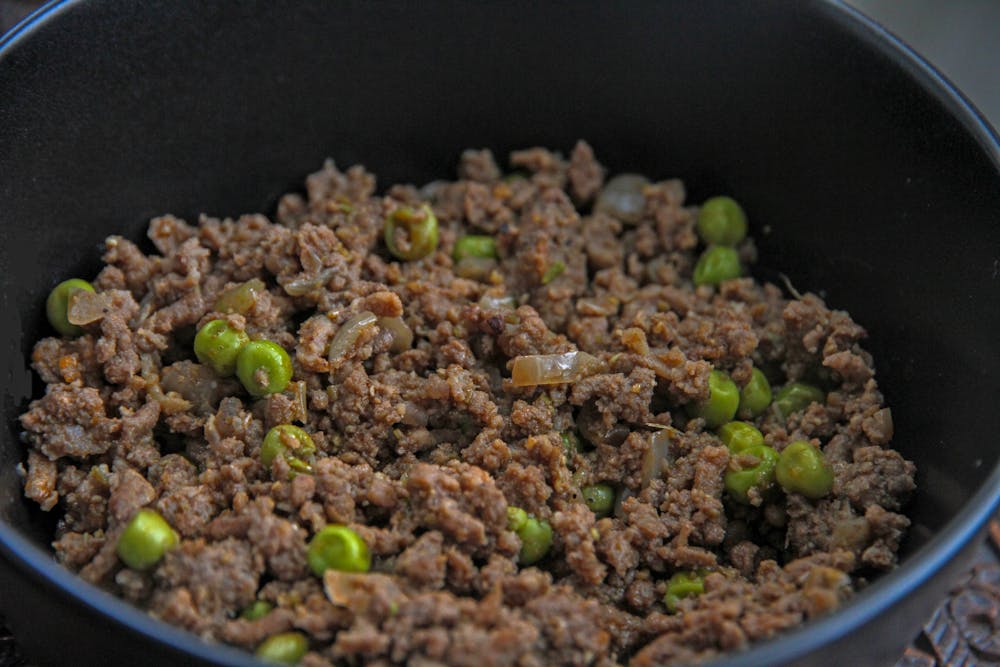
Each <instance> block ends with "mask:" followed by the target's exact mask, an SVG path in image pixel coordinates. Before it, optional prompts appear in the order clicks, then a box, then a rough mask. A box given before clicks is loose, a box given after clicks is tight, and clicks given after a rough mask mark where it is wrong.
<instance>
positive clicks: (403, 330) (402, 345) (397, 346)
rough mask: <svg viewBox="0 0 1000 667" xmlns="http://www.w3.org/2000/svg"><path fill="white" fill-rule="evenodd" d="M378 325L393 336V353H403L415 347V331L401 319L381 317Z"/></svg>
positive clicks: (391, 348)
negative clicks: (412, 346)
mask: <svg viewBox="0 0 1000 667" xmlns="http://www.w3.org/2000/svg"><path fill="white" fill-rule="evenodd" d="M378 325H379V326H380V327H382V328H383V329H385V330H386V331H388V332H389V333H391V334H392V346H391V347H390V348H389V350H390V351H391V352H403V351H404V350H409V349H410V346H411V345H413V330H412V329H411V328H410V327H409V325H407V324H406V322H404V321H403V320H402V318H399V317H380V318H378Z"/></svg>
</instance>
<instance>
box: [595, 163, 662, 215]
mask: <svg viewBox="0 0 1000 667" xmlns="http://www.w3.org/2000/svg"><path fill="white" fill-rule="evenodd" d="M647 185H649V179H647V178H646V177H645V176H640V175H639V174H618V175H617V176H615V177H614V178H612V179H611V180H609V181H608V182H607V183H606V184H605V185H604V188H603V189H602V190H601V192H600V194H598V195H597V201H596V202H594V212H595V213H605V214H607V215H610V216H611V217H613V218H618V219H619V220H621V221H622V222H631V223H636V222H639V221H640V220H642V216H643V214H644V213H645V211H646V196H645V195H644V194H643V190H644V189H645V187H646V186H647Z"/></svg>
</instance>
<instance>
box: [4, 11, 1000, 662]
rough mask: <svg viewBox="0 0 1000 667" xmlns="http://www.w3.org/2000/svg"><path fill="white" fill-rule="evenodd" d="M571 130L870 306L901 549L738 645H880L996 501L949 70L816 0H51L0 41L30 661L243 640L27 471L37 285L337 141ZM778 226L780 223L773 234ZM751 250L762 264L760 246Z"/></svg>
mask: <svg viewBox="0 0 1000 667" xmlns="http://www.w3.org/2000/svg"><path fill="white" fill-rule="evenodd" d="M579 137H583V138H586V139H587V140H588V141H590V142H591V143H592V144H593V145H594V146H595V148H596V150H597V152H598V155H599V156H600V158H601V159H602V160H603V161H604V162H605V163H606V164H608V165H610V166H611V167H612V168H614V169H615V170H619V171H621V170H634V171H639V172H642V173H647V174H650V175H653V176H656V177H667V176H681V177H684V178H685V179H687V182H688V184H689V189H690V193H691V196H692V199H693V200H694V201H698V200H700V199H702V198H704V197H706V196H708V195H711V194H715V193H718V192H730V193H734V194H735V195H736V196H738V197H739V198H740V199H741V200H742V201H743V202H744V203H745V204H746V208H747V210H748V211H749V215H750V218H751V220H752V221H753V226H754V230H753V231H754V233H755V234H756V235H757V239H758V242H759V247H760V256H761V260H760V266H761V267H770V268H771V269H775V270H780V271H783V272H784V273H786V274H787V275H789V276H790V277H791V279H792V282H793V283H794V284H795V285H796V286H797V287H798V288H800V289H810V290H822V291H823V293H824V294H825V296H826V298H827V300H828V303H830V304H831V305H832V306H834V307H837V308H844V309H847V310H850V311H851V313H852V314H853V315H854V316H855V318H856V319H857V320H858V321H859V322H861V323H863V324H864V325H865V326H866V327H867V328H868V330H869V332H870V334H871V338H870V341H869V347H870V349H871V351H872V352H873V353H874V355H875V358H876V363H877V365H878V370H879V377H880V381H881V387H882V389H883V390H884V392H885V394H886V396H887V400H888V402H889V404H890V405H891V406H892V408H893V413H894V417H895V422H896V439H895V445H896V447H897V448H898V449H899V450H900V451H901V452H902V453H903V454H904V455H905V456H906V457H907V458H911V459H913V460H915V461H916V463H917V465H918V467H919V485H920V488H919V492H918V493H917V496H916V498H915V500H914V502H913V504H912V506H911V507H910V515H911V517H912V519H913V522H914V525H913V528H912V530H911V533H910V537H909V540H908V542H907V544H906V545H905V550H904V551H905V553H904V559H903V565H902V567H900V568H899V569H898V570H897V571H895V572H893V573H891V574H889V575H887V576H885V577H883V578H882V579H880V580H879V581H877V582H876V583H875V584H874V585H873V586H871V587H870V588H869V589H868V590H866V591H864V592H863V593H861V594H860V595H859V596H857V598H856V599H855V600H854V601H853V602H851V603H850V604H848V605H847V606H846V607H845V608H844V609H843V610H842V611H839V612H837V613H836V614H833V615H831V616H829V617H827V618H824V619H822V620H819V621H817V622H814V623H811V624H809V625H808V626H807V627H805V628H803V629H801V630H799V631H796V632H793V633H791V634H788V635H786V636H783V637H780V638H777V639H775V640H773V641H771V642H769V643H766V644H762V645H759V646H757V647H755V648H754V649H752V650H751V651H749V652H746V653H744V654H741V655H738V656H734V657H731V658H729V659H727V660H724V661H721V662H720V663H719V664H727V665H760V664H830V665H833V664H852V663H853V664H879V663H882V664H884V663H886V662H891V661H892V660H893V659H894V657H895V656H896V655H898V652H899V651H900V649H901V647H902V646H903V645H905V644H906V642H907V641H908V640H909V639H910V637H911V636H912V634H913V632H914V631H915V630H916V628H917V627H918V625H919V623H920V622H921V621H922V620H923V619H924V618H925V617H926V615H927V614H928V613H929V612H930V610H931V609H932V608H933V605H934V604H935V603H936V602H937V600H938V599H939V598H940V596H941V595H942V594H943V593H944V591H945V590H946V588H947V587H948V586H949V585H950V584H951V583H952V581H953V578H954V576H955V575H956V573H957V572H958V569H959V568H961V567H962V566H963V564H964V562H965V558H964V557H965V556H967V555H968V554H969V552H970V547H971V546H972V545H974V540H975V538H976V536H977V535H978V534H979V533H980V531H981V528H982V526H983V524H984V522H985V521H986V520H987V518H988V517H989V516H990V514H991V512H992V511H993V510H994V508H995V507H996V506H997V502H998V498H1000V469H998V465H997V461H998V453H1000V449H998V448H997V447H995V446H994V438H995V437H996V434H997V433H1000V411H998V410H997V409H996V408H995V405H994V403H995V399H996V397H997V396H1000V355H998V349H1000V348H998V346H997V345H996V332H997V331H998V330H1000V327H998V323H1000V322H998V320H1000V299H998V295H1000V290H998V288H997V284H998V283H997V281H998V276H1000V259H998V257H1000V225H998V224H997V217H998V215H1000V173H998V164H1000V147H998V144H997V138H996V136H995V135H994V134H993V133H992V132H991V130H990V129H989V128H988V127H987V126H986V124H985V123H984V122H983V121H982V119H981V118H980V117H979V116H978V115H977V114H976V112H975V111H974V110H973V109H972V108H971V107H970V105H969V104H968V103H967V102H966V101H965V100H963V98H962V97H961V95H960V94H958V93H957V92H956V91H955V90H954V89H953V88H951V87H950V85H949V84H948V83H947V82H946V81H945V80H943V79H942V77H941V76H940V75H938V74H937V73H936V72H934V70H933V69H931V68H930V67H929V66H928V65H927V64H926V63H924V62H922V61H921V60H920V59H919V58H918V57H917V56H915V55H914V54H913V53H912V52H910V51H909V50H908V49H907V48H906V47H905V46H903V45H902V44H900V43H899V42H898V41H897V40H895V39H894V38H893V37H892V36H890V35H888V34H886V33H885V32H884V31H883V30H882V29H881V28H879V27H877V26H876V25H874V24H872V23H871V22H869V21H868V20H866V19H865V18H863V17H862V16H860V15H859V14H857V13H856V12H854V11H852V10H850V9H848V8H846V7H844V6H841V5H836V4H830V3H826V2H819V1H808V2H797V3H787V2H780V1H778V0H773V1H766V2H761V1H756V0H699V1H697V2H658V3H652V2H649V3H631V4H628V5H619V4H617V3H606V2H597V1H588V2H573V3H565V2H560V3H553V4H544V5H540V6H539V5H538V4H537V3H534V2H529V1H527V0H522V1H519V2H515V3H500V2H490V3H467V2H458V1H442V2H434V3H433V4H423V5H421V6H420V7H419V9H417V8H415V7H404V6H401V5H399V4H395V3H369V2H362V1H360V0H357V1H351V2H339V3H336V4H328V3H324V2H298V3H295V4H294V5H292V4H286V3H226V2H221V1H219V0H202V1H201V2H197V3H181V2H165V1H162V0H160V1H146V2H142V3H136V2H131V1H130V0H107V1H103V2H98V1H83V0H80V1H77V2H73V1H70V2H61V3H56V4H53V5H50V6H48V7H47V8H46V9H45V10H43V11H42V12H40V13H38V14H36V15H34V16H33V17H31V18H30V19H29V20H28V21H27V22H25V23H23V24H22V25H21V26H20V27H19V28H18V29H17V30H15V31H14V32H13V33H12V34H11V35H9V36H8V37H7V38H6V39H5V40H4V41H3V42H2V43H0V233H2V236H3V241H2V243H0V253H2V254H0V266H2V267H3V271H2V275H3V280H4V284H3V290H2V293H0V294H2V296H0V298H2V308H3V312H4V313H5V315H4V317H5V319H6V324H5V325H3V326H2V327H0V331H2V340H3V350H4V354H3V361H2V363H3V367H4V372H3V373H2V376H3V377H4V378H5V391H4V419H5V424H6V428H5V429H4V430H3V441H2V447H0V518H2V523H0V565H2V566H0V591H2V593H0V611H2V612H3V613H4V614H5V615H6V617H7V620H8V621H9V623H10V624H11V625H12V626H13V628H14V630H15V631H16V633H17V635H18V637H19V639H20V640H21V641H22V643H23V644H24V646H25V648H26V649H27V652H28V654H29V655H30V656H31V657H32V659H33V660H35V661H37V662H39V663H46V664H48V663H51V664H65V663H66V662H67V661H70V660H71V661H72V662H73V664H79V665H83V664H123V665H126V664H139V663H140V661H143V662H145V663H152V664H192V663H194V662H196V661H204V662H207V663H216V664H224V665H241V664H254V661H253V659H252V658H250V657H248V656H245V655H244V654H241V653H239V652H237V651H234V650H232V649H228V648H224V647H216V646H211V645H208V644H204V643H202V642H200V641H199V640H198V639H196V638H195V637H193V636H190V635H187V634H185V633H183V632H180V631H178V630H175V629H173V628H169V627H167V626H165V625H161V624H159V623H157V622H155V621H153V620H152V619H150V618H148V617H146V616H145V615H144V614H142V613H141V612H139V611H137V610H135V609H133V608H131V607H129V606H128V605H126V604H125V603H123V602H120V601H118V600H115V599H113V598H111V597H110V596H108V595H106V594H104V593H102V592H100V591H98V590H96V589H94V588H92V587H90V586H88V585H86V584H84V583H82V582H81V581H79V580H77V579H76V578H75V577H74V576H73V575H71V574H70V573H68V572H66V571H64V570H63V569H61V568H60V567H59V566H57V565H56V564H55V563H54V562H53V561H52V559H51V557H50V555H49V552H48V550H47V542H48V540H49V539H50V535H51V530H52V520H51V518H50V517H48V516H46V515H43V514H42V513H41V512H39V511H37V509H35V508H32V507H30V506H29V503H27V502H25V501H24V500H22V498H21V492H20V481H19V478H18V476H17V474H16V471H15V466H16V465H17V463H18V462H19V461H21V460H22V458H23V456H24V450H23V448H22V446H21V444H20V443H19V440H18V427H17V423H16V417H17V415H18V414H19V413H20V412H21V411H22V410H23V409H24V407H25V405H26V403H27V401H28V400H29V398H30V397H31V396H32V393H33V391H37V390H38V386H37V384H35V385H33V380H32V377H31V373H30V372H29V370H28V368H27V362H26V359H27V357H28V354H29V352H30V349H31V345H32V342H33V341H34V340H36V339H37V338H38V337H39V336H41V335H42V334H43V333H44V332H45V327H44V316H43V312H42V310H43V309H42V302H43V299H44V295H45V294H46V293H47V291H48V289H49V288H50V287H51V286H52V285H54V284H55V283H56V282H57V281H59V280H61V279H63V278H64V277H66V276H70V275H90V274H93V273H94V272H95V270H96V269H97V267H98V258H99V254H100V253H99V244H100V242H101V241H102V239H103V238H104V237H105V236H106V235H108V234H111V233H124V234H125V235H127V236H130V237H132V238H139V237H140V236H141V235H142V230H143V229H144V226H145V223H146V221H147V219H148V218H149V217H150V216H152V215H154V214H159V213H163V212H168V211H169V212H174V213H177V214H179V215H181V216H185V217H188V218H189V219H191V218H195V217H196V216H197V214H198V213H199V212H201V211H207V212H210V213H212V214H216V215H233V214H238V213H241V212H246V211H271V210H273V208H274V206H275V202H276V198H277V196H278V195H279V194H280V193H282V192H283V191H285V190H286V189H289V188H294V187H295V186H296V184H297V183H299V182H300V180H301V178H302V177H303V176H304V175H305V174H306V173H308V172H309V171H310V170H313V169H315V168H317V167H318V166H319V165H320V164H321V162H322V160H323V158H325V157H327V156H332V157H334V158H335V159H336V160H337V161H338V162H339V163H340V164H342V165H348V164H351V163H354V162H362V163H364V164H365V165H367V166H368V167H369V168H371V169H372V170H374V172H375V173H377V174H378V175H379V176H380V178H381V182H382V183H392V182H397V181H399V180H401V179H405V180H409V181H414V182H421V181H426V180H430V179H432V178H435V177H440V176H445V175H450V174H451V173H452V170H453V168H454V164H455V162H456V159H457V155H458V152H459V151H460V150H461V149H462V148H464V147H467V146H489V147H491V148H493V150H494V151H495V152H496V153H497V154H498V155H504V154H505V153H506V152H507V151H508V150H510V149H511V148H514V147H523V146H528V145H534V144H541V145H546V146H550V147H558V148H563V149H568V148H570V147H571V146H572V143H573V142H574V141H575V140H576V139H577V138H579ZM765 226H766V228H767V229H769V230H770V231H769V233H764V231H765ZM762 275H764V274H763V273H762Z"/></svg>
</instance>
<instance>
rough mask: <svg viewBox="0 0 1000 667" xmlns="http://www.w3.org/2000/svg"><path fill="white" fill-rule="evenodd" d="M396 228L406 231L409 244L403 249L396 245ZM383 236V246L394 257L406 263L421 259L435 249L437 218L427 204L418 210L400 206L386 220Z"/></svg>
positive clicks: (436, 242)
mask: <svg viewBox="0 0 1000 667" xmlns="http://www.w3.org/2000/svg"><path fill="white" fill-rule="evenodd" d="M397 227H402V228H404V229H405V230H406V233H407V235H408V241H409V243H408V245H407V246H405V247H400V246H399V245H398V243H397V240H398V239H397V238H396V229H397ZM383 236H384V238H385V245H386V246H387V247H388V248H389V252H391V253H392V254H393V256H394V257H398V258H399V259H402V260H404V261H407V262H411V261H415V260H418V259H422V258H423V257H426V256H427V255H429V254H431V253H432V252H434V250H435V249H437V245H438V221H437V217H436V216H435V215H434V211H432V210H431V207H430V206H428V205H427V204H424V205H423V206H421V207H420V208H418V209H414V208H410V207H409V206H402V207H400V208H397V209H396V210H395V211H393V212H392V213H390V214H389V216H388V217H387V218H386V220H385V228H384V230H383Z"/></svg>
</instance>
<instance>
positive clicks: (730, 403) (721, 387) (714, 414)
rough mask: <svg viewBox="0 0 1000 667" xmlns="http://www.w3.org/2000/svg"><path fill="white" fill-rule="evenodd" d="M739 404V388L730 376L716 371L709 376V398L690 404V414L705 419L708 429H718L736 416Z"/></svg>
mask: <svg viewBox="0 0 1000 667" xmlns="http://www.w3.org/2000/svg"><path fill="white" fill-rule="evenodd" d="M739 404H740V389H739V387H737V386H736V383H735V382H733V380H732V378H730V377H729V375H728V374H726V373H725V372H723V371H717V370H716V371H712V372H711V373H710V374H709V376H708V398H707V399H705V400H704V401H700V402H698V403H688V414H690V415H691V416H692V417H701V418H702V419H704V420H705V426H707V427H708V428H718V427H720V426H722V425H723V424H725V423H726V422H728V421H730V420H731V419H732V418H733V417H734V416H735V415H736V408H737V407H738V406H739Z"/></svg>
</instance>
